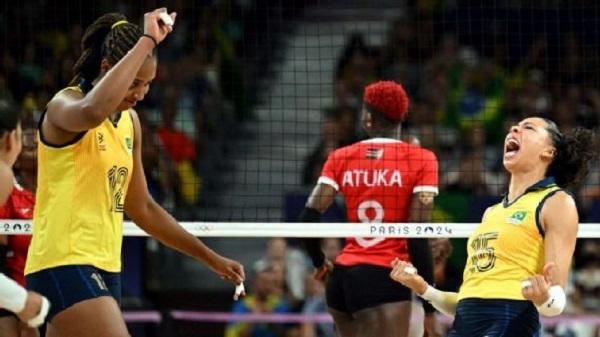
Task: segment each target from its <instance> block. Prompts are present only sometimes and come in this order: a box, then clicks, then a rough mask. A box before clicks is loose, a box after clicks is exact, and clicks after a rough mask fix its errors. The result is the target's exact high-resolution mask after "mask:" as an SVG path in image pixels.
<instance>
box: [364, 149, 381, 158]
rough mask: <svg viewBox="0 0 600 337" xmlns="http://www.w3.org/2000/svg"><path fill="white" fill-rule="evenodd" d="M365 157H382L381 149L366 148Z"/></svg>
mask: <svg viewBox="0 0 600 337" xmlns="http://www.w3.org/2000/svg"><path fill="white" fill-rule="evenodd" d="M366 157H367V159H381V157H383V149H367V155H366Z"/></svg>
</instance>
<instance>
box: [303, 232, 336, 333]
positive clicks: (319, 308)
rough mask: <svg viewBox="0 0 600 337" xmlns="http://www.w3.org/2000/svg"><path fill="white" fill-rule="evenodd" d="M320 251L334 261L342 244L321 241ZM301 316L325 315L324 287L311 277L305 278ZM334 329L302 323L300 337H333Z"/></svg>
mask: <svg viewBox="0 0 600 337" xmlns="http://www.w3.org/2000/svg"><path fill="white" fill-rule="evenodd" d="M321 249H322V250H323V254H324V255H325V257H326V258H327V259H329V260H331V261H334V260H335V258H336V256H337V255H338V254H339V253H340V251H341V249H342V242H341V241H340V239H337V238H325V239H322V240H321ZM302 313H303V314H324V313H327V303H326V301H325V286H324V284H323V283H321V282H319V281H317V280H316V279H315V278H314V277H312V275H310V276H309V275H307V276H306V300H305V302H304V306H303V308H302ZM334 336H335V329H334V326H333V324H332V323H304V324H302V337H334Z"/></svg>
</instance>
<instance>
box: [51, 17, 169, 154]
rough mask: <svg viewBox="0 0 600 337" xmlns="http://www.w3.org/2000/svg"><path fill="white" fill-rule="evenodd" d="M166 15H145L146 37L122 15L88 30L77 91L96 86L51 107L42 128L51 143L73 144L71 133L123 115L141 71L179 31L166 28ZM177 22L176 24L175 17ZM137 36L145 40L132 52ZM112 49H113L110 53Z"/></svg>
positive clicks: (64, 97) (62, 96) (65, 95)
mask: <svg viewBox="0 0 600 337" xmlns="http://www.w3.org/2000/svg"><path fill="white" fill-rule="evenodd" d="M163 10H164V9H157V10H154V11H152V12H148V13H146V14H145V15H144V30H143V33H142V32H139V28H138V26H137V25H133V24H130V23H128V22H127V20H126V19H125V17H124V16H122V15H121V16H120V14H109V15H105V16H102V17H100V18H99V19H98V20H97V21H96V22H94V23H93V24H92V25H91V26H90V27H89V28H88V30H86V34H85V35H84V37H83V40H82V49H83V53H82V55H81V57H80V58H79V60H78V61H77V63H76V64H75V66H74V71H75V73H76V74H77V76H76V77H75V79H74V81H73V82H72V85H78V84H80V82H82V81H83V82H84V85H87V86H92V85H93V89H91V90H90V91H89V92H88V93H87V94H85V95H84V94H82V93H80V92H76V91H64V92H61V93H59V94H57V95H56V96H55V97H54V98H53V99H52V100H51V101H50V102H49V103H48V106H47V113H46V118H45V119H44V121H43V124H42V127H43V130H44V132H45V136H46V137H47V138H48V139H49V140H50V141H52V140H54V141H55V142H56V143H61V142H62V141H64V140H67V139H68V136H69V135H68V133H78V132H82V131H85V130H88V129H91V128H93V127H95V126H97V125H98V124H100V123H102V121H104V120H105V119H106V118H108V117H109V115H110V114H112V113H114V112H115V110H117V109H118V107H119V106H120V105H121V104H122V102H123V100H124V99H125V97H126V95H127V92H128V90H129V89H130V88H131V86H132V84H134V82H135V79H136V74H137V73H138V71H139V70H140V68H141V66H142V65H143V64H144V62H145V61H146V59H147V58H148V57H151V56H152V52H153V49H154V48H155V47H156V46H157V45H158V44H159V43H160V42H162V41H163V40H164V39H165V37H166V36H167V35H168V34H169V33H170V32H171V31H172V30H173V28H172V26H170V25H165V24H163V23H162V20H161V19H160V13H162V12H163ZM117 16H120V17H118V18H117ZM172 18H173V19H175V13H173V14H172ZM134 36H140V37H139V38H138V39H137V41H136V42H135V44H134V46H133V48H131V49H129V48H128V47H127V44H129V43H131V42H130V41H129V40H131V39H132V38H134ZM108 45H110V46H111V48H107V46H108ZM128 49H129V50H128ZM98 64H100V66H98ZM65 133H66V135H65Z"/></svg>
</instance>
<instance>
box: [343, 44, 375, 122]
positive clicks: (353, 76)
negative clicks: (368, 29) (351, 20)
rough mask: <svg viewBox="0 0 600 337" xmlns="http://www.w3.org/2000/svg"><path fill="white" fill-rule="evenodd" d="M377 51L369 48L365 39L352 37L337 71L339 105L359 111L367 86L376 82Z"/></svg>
mask: <svg viewBox="0 0 600 337" xmlns="http://www.w3.org/2000/svg"><path fill="white" fill-rule="evenodd" d="M376 61H377V58H376V50H374V49H371V48H369V47H368V46H367V44H366V43H365V41H364V37H363V36H362V35H361V34H359V33H355V34H353V35H351V36H350V38H349V39H348V42H347V43H346V47H345V48H344V51H343V53H342V57H341V58H340V61H339V62H338V66H337V71H336V75H335V78H336V82H335V94H336V99H337V103H338V104H339V105H344V106H351V107H353V108H355V109H357V110H358V109H359V108H360V107H361V103H362V93H363V90H364V88H365V86H366V85H367V84H368V83H371V82H373V81H374V80H375V77H376V76H375V75H376V66H377V62H376Z"/></svg>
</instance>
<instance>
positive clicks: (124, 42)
mask: <svg viewBox="0 0 600 337" xmlns="http://www.w3.org/2000/svg"><path fill="white" fill-rule="evenodd" d="M126 20H127V18H126V17H125V15H123V14H120V13H108V14H104V15H102V16H101V17H99V18H98V19H96V21H94V22H93V23H92V24H91V25H89V26H88V27H87V28H86V30H85V33H84V34H83V38H82V40H81V50H82V53H81V56H80V57H79V59H78V60H77V62H76V63H75V65H74V66H73V72H74V73H75V77H74V78H73V79H72V80H71V82H70V85H77V84H78V83H79V82H80V81H81V79H85V80H87V81H92V80H94V79H95V78H96V77H98V75H99V74H100V63H101V62H102V59H103V58H105V59H107V60H108V62H109V63H110V64H111V65H114V64H116V63H117V62H119V60H121V59H122V58H123V57H124V56H125V55H126V54H127V52H128V51H129V50H130V49H131V48H133V46H135V44H136V43H137V41H138V40H139V39H140V37H141V36H142V34H143V32H142V30H141V29H140V27H139V26H138V25H136V24H133V23H130V22H127V21H126Z"/></svg>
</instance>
